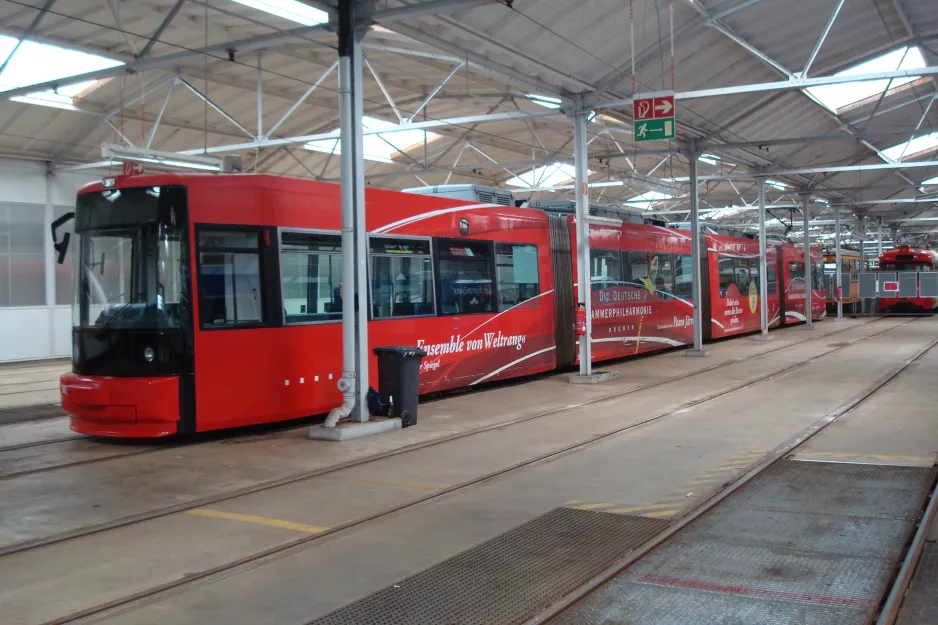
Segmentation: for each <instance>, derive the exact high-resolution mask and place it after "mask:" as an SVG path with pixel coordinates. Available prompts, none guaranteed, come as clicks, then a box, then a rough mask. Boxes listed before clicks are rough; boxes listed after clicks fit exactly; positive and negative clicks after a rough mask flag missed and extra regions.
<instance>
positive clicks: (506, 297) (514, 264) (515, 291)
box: [495, 243, 540, 311]
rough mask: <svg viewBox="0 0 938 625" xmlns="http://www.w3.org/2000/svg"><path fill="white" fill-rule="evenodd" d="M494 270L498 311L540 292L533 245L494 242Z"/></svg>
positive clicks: (535, 250) (535, 247)
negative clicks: (496, 283)
mask: <svg viewBox="0 0 938 625" xmlns="http://www.w3.org/2000/svg"><path fill="white" fill-rule="evenodd" d="M495 270H496V271H495V275H496V277H497V278H498V309H499V310H500V311H501V310H508V309H509V308H511V307H512V306H517V305H518V304H520V303H521V302H525V301H527V300H529V299H531V298H532V297H537V295H538V293H539V292H540V291H539V289H540V280H539V278H538V271H537V246H535V245H516V244H512V243H496V244H495Z"/></svg>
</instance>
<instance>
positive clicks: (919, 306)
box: [878, 245, 938, 313]
mask: <svg viewBox="0 0 938 625" xmlns="http://www.w3.org/2000/svg"><path fill="white" fill-rule="evenodd" d="M933 271H938V252H936V251H934V250H926V249H917V248H912V247H909V246H908V245H900V246H899V247H897V248H896V249H892V250H888V251H886V252H883V254H882V255H881V256H880V257H879V273H880V282H881V286H880V288H882V283H883V282H885V281H886V280H885V278H884V277H883V274H887V275H888V274H893V273H894V274H896V277H898V278H899V279H900V280H901V276H902V274H903V273H911V272H915V273H921V272H933ZM886 292H888V291H886ZM878 301H879V311H880V312H899V313H920V312H934V311H936V310H938V298H935V297H921V292H920V291H917V292H916V296H915V297H899V294H898V292H897V293H896V296H895V297H883V295H882V292H881V293H880V297H879V300H878Z"/></svg>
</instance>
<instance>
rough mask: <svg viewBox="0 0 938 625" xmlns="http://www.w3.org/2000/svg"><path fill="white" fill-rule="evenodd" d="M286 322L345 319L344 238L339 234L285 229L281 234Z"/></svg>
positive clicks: (281, 276) (281, 269)
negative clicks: (343, 296) (343, 317)
mask: <svg viewBox="0 0 938 625" xmlns="http://www.w3.org/2000/svg"><path fill="white" fill-rule="evenodd" d="M280 280H281V284H282V291H283V312H284V322H285V323H287V324H295V323H312V322H316V321H338V320H340V319H341V318H342V240H341V238H340V237H339V235H335V234H314V233H308V232H284V233H282V234H281V237H280Z"/></svg>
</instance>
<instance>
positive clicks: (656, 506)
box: [606, 503, 674, 514]
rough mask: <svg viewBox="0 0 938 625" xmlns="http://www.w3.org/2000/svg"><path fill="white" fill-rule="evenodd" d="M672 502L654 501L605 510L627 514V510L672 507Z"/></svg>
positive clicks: (636, 510)
mask: <svg viewBox="0 0 938 625" xmlns="http://www.w3.org/2000/svg"><path fill="white" fill-rule="evenodd" d="M673 507H674V504H673V503H656V504H651V505H649V506H632V507H630V508H615V509H614V510H606V512H613V513H615V514H628V513H629V512H638V511H639V510H658V509H659V508H673Z"/></svg>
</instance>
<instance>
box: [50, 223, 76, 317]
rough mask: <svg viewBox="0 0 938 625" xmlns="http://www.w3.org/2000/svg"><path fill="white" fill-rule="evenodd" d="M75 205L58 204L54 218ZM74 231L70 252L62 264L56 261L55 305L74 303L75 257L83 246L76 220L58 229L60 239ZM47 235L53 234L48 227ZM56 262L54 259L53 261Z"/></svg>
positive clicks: (69, 247)
mask: <svg viewBox="0 0 938 625" xmlns="http://www.w3.org/2000/svg"><path fill="white" fill-rule="evenodd" d="M74 210H75V207H74V206H56V207H55V208H54V211H55V212H54V215H53V217H52V218H53V219H58V218H59V217H61V216H62V215H64V214H65V213H69V212H73V211H74ZM66 232H70V233H72V239H71V242H70V243H69V246H68V252H67V253H66V254H65V260H64V261H63V262H62V264H61V265H60V264H58V263H55V267H54V268H55V305H56V306H70V305H71V304H72V289H74V288H75V275H74V274H75V271H74V259H75V256H76V255H77V254H78V250H79V248H80V247H81V246H80V245H79V243H78V239H76V238H75V220H74V219H70V220H68V221H67V222H65V223H64V224H62V225H61V226H59V229H58V237H59V241H61V240H62V236H63V235H64V233H66ZM45 236H51V234H50V233H49V230H48V228H47V229H46V234H45ZM56 254H57V253H56ZM53 262H54V261H53Z"/></svg>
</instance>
